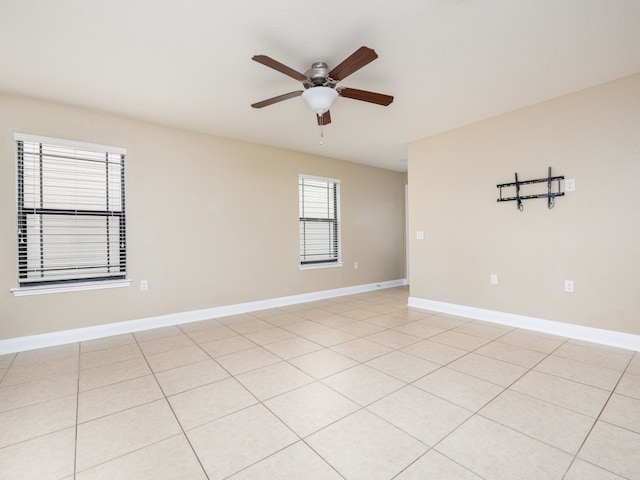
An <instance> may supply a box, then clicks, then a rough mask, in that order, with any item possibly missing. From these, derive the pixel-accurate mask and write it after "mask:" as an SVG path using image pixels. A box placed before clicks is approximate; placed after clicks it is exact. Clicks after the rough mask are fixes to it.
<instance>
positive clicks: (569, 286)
mask: <svg viewBox="0 0 640 480" xmlns="http://www.w3.org/2000/svg"><path fill="white" fill-rule="evenodd" d="M564 291H565V292H567V293H573V291H574V290H573V280H565V281H564Z"/></svg>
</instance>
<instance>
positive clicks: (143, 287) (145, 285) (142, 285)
mask: <svg viewBox="0 0 640 480" xmlns="http://www.w3.org/2000/svg"><path fill="white" fill-rule="evenodd" d="M140 290H141V291H143V292H146V291H147V290H149V282H147V281H146V280H140Z"/></svg>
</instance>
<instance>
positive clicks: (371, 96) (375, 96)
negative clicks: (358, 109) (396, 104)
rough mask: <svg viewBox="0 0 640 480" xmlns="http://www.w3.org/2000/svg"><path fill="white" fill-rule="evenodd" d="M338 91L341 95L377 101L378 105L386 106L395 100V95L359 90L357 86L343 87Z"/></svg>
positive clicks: (371, 101) (365, 100)
mask: <svg viewBox="0 0 640 480" xmlns="http://www.w3.org/2000/svg"><path fill="white" fill-rule="evenodd" d="M338 93H340V96H341V97H345V98H352V99H354V100H361V101H363V102H369V103H376V104H378V105H384V106H385V107H386V106H387V105H389V104H390V103H391V102H393V96H391V95H384V94H382V93H376V92H369V91H367V90H358V89H357V88H341V89H340V90H339V91H338Z"/></svg>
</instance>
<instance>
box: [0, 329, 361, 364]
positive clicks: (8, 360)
mask: <svg viewBox="0 0 640 480" xmlns="http://www.w3.org/2000/svg"><path fill="white" fill-rule="evenodd" d="M349 322H351V320H349ZM16 355H17V353H6V354H4V355H0V368H9V367H10V366H11V364H12V363H13V360H14V359H15V358H16Z"/></svg>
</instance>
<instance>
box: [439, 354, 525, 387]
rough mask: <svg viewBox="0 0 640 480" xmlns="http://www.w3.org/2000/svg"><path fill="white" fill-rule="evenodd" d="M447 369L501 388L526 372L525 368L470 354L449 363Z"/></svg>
mask: <svg viewBox="0 0 640 480" xmlns="http://www.w3.org/2000/svg"><path fill="white" fill-rule="evenodd" d="M447 367H449V368H452V369H453V370H458V371H459V372H462V373H466V374H467V375H472V376H474V377H477V378H481V379H482V380H486V381H487V382H491V383H495V384H496V385H500V386H501V387H508V386H509V385H511V384H512V383H513V382H515V381H516V380H518V379H519V378H520V377H522V375H524V374H525V373H526V372H527V369H526V368H523V367H519V366H518V365H514V364H512V363H507V362H503V361H501V360H496V359H494V358H489V357H485V356H483V355H478V354H477V353H470V354H469V355H465V356H464V357H462V358H459V359H458V360H456V361H454V362H451V363H450V364H449V365H447Z"/></svg>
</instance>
